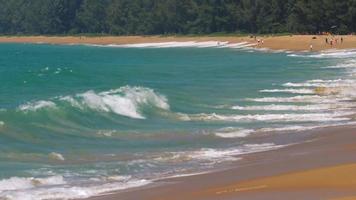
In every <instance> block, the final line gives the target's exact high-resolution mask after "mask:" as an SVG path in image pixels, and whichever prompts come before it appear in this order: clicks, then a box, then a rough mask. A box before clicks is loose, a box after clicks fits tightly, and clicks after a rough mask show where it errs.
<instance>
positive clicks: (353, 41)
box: [0, 35, 356, 51]
mask: <svg viewBox="0 0 356 200" xmlns="http://www.w3.org/2000/svg"><path fill="white" fill-rule="evenodd" d="M341 37H342V38H343V42H342V43H341V41H340V40H341ZM313 38H315V39H313ZM326 38H328V39H330V38H332V37H331V36H324V35H289V36H257V38H256V39H255V38H251V37H248V36H201V37H197V36H100V37H86V36H0V43H34V44H36V43H45V44H67V45H69V44H92V45H126V44H142V43H164V42H188V41H196V42H207V41H219V42H228V43H231V44H233V43H241V42H247V43H248V44H257V43H258V40H261V41H262V40H263V44H262V42H261V44H260V45H257V46H255V47H254V48H257V49H258V48H263V49H264V48H266V49H270V50H286V51H310V45H312V46H313V49H312V51H322V50H328V49H352V48H356V36H354V35H344V36H335V38H338V39H339V40H338V41H339V42H338V43H337V44H334V45H333V46H331V45H330V44H326V42H325V39H326Z"/></svg>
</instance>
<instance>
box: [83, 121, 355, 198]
mask: <svg viewBox="0 0 356 200" xmlns="http://www.w3.org/2000/svg"><path fill="white" fill-rule="evenodd" d="M355 133H356V132H355V127H337V128H329V129H321V130H315V131H310V132H309V133H305V134H308V135H309V134H310V140H309V141H308V142H306V143H303V144H296V145H293V146H289V147H286V148H283V149H279V150H274V151H268V152H262V153H255V154H250V155H246V156H243V158H242V160H240V161H237V162H235V163H234V164H233V165H232V166H230V168H229V169H227V170H223V171H217V172H212V173H208V174H202V175H196V176H190V177H181V178H172V179H168V180H162V181H158V182H156V183H154V184H152V185H149V186H148V187H145V188H136V189H131V190H129V191H122V192H118V193H117V194H110V195H106V196H101V197H95V198H90V200H116V199H120V200H131V199H142V200H146V199H147V200H179V199H185V200H190V199H191V200H193V199H194V200H209V199H212V200H213V199H219V200H232V199H242V200H244V199H248V200H260V199H263V200H284V199H291V197H293V198H292V199H304V200H318V199H336V200H343V199H345V200H349V199H350V200H351V199H356V162H355V161H356V143H355V138H356V135H355Z"/></svg>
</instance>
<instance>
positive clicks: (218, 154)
mask: <svg viewBox="0 0 356 200" xmlns="http://www.w3.org/2000/svg"><path fill="white" fill-rule="evenodd" d="M284 146H285V145H275V144H273V143H262V144H245V145H242V146H240V147H239V148H229V149H212V148H202V149H199V150H194V151H181V152H169V153H165V154H164V155H161V156H160V157H158V158H155V159H154V160H155V161H159V162H162V161H163V162H176V161H178V162H182V161H184V162H187V161H190V160H198V161H202V162H209V163H210V164H215V163H221V162H226V161H236V160H239V159H240V158H238V157H237V156H239V155H245V154H249V153H256V152H262V151H268V150H273V149H278V148H282V147H284Z"/></svg>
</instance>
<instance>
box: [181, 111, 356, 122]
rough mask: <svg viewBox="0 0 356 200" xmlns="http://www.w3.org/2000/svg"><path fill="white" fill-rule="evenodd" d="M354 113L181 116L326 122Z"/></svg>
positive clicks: (183, 116) (209, 118) (345, 119)
mask: <svg viewBox="0 0 356 200" xmlns="http://www.w3.org/2000/svg"><path fill="white" fill-rule="evenodd" d="M352 114H354V112H334V113H309V114H260V115H258V114H257V115H219V114H215V113H212V114H205V113H202V114H191V115H187V114H181V116H182V117H181V118H180V119H181V120H183V121H231V122H249V121H266V122H268V121H275V122H277V121H278V122H324V121H348V120H350V118H349V117H346V116H349V115H352Z"/></svg>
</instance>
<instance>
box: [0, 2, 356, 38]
mask: <svg viewBox="0 0 356 200" xmlns="http://www.w3.org/2000/svg"><path fill="white" fill-rule="evenodd" d="M324 31H329V32H330V31H333V32H337V33H342V34H344V33H351V32H356V0H0V34H32V35H35V34H48V35H50V34H82V33H94V34H112V35H150V34H210V33H262V34H263V33H287V32H288V33H302V34H303V33H319V32H324Z"/></svg>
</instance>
